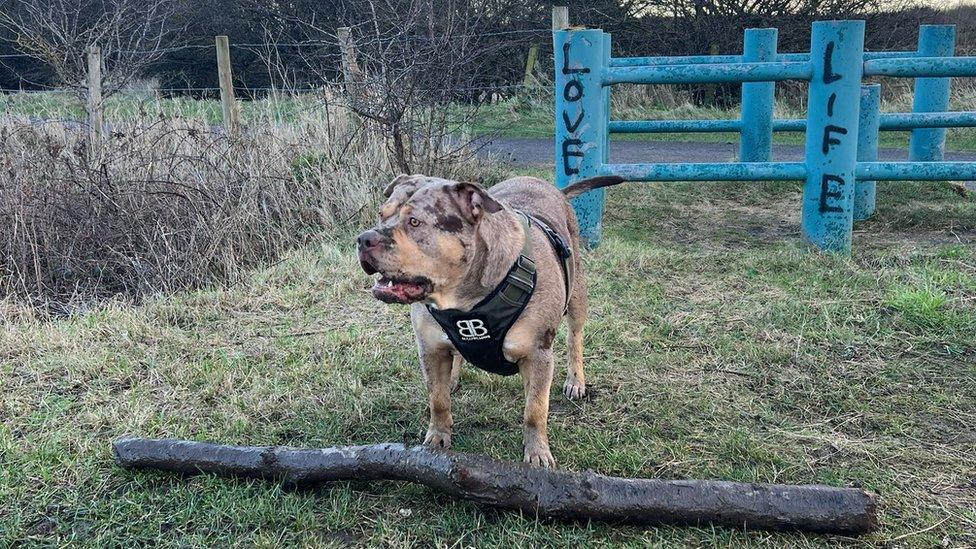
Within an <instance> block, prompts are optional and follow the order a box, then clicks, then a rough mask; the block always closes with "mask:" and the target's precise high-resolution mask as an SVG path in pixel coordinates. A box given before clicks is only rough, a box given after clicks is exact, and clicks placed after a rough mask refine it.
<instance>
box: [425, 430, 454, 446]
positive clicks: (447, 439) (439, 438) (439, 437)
mask: <svg viewBox="0 0 976 549" xmlns="http://www.w3.org/2000/svg"><path fill="white" fill-rule="evenodd" d="M424 444H426V445H427V446H433V447H434V448H445V449H447V448H450V447H451V432H450V431H444V430H442V429H437V428H435V427H433V426H431V427H428V428H427V436H425V437H424Z"/></svg>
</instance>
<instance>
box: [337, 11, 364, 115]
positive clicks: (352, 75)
mask: <svg viewBox="0 0 976 549" xmlns="http://www.w3.org/2000/svg"><path fill="white" fill-rule="evenodd" d="M336 36H338V38H339V49H340V50H341V52H342V78H343V80H344V82H345V84H346V94H348V95H349V101H350V102H352V104H354V105H357V104H361V103H362V102H363V100H364V99H365V96H366V90H365V88H364V87H363V84H364V83H365V81H366V77H365V75H364V74H363V70H362V69H361V68H360V67H359V60H358V59H357V57H358V56H357V54H356V43H355V42H353V40H352V34H351V33H350V31H349V27H339V28H338V29H336Z"/></svg>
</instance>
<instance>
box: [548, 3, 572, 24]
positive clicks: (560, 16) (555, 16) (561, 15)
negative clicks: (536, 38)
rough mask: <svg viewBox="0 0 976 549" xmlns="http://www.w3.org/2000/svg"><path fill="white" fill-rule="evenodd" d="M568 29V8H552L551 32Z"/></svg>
mask: <svg viewBox="0 0 976 549" xmlns="http://www.w3.org/2000/svg"><path fill="white" fill-rule="evenodd" d="M568 28H569V8H567V7H566V6H553V7H552V30H563V29H568Z"/></svg>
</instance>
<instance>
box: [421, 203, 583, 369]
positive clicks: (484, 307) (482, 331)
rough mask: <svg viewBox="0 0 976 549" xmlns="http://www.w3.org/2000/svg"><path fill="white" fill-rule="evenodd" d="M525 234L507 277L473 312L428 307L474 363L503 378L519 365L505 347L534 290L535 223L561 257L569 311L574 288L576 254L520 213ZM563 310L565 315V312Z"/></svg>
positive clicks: (539, 222) (555, 235)
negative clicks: (509, 357) (507, 355)
mask: <svg viewBox="0 0 976 549" xmlns="http://www.w3.org/2000/svg"><path fill="white" fill-rule="evenodd" d="M518 214H519V217H520V218H521V221H522V228H523V229H524V232H525V242H524V244H522V252H521V253H520V254H519V256H518V258H517V259H516V260H515V263H514V264H513V265H512V268H511V269H509V270H508V274H506V275H505V278H504V279H502V281H501V283H500V284H499V285H498V286H496V287H495V289H494V290H492V291H491V293H490V294H488V296H487V297H485V298H484V299H482V300H481V301H480V302H479V303H478V304H477V305H475V306H474V307H473V308H472V309H471V310H470V311H459V310H457V309H443V310H441V309H435V308H433V307H431V306H430V305H427V310H428V311H429V312H430V314H431V316H433V317H434V320H436V321H437V323H438V324H440V326H441V328H442V329H443V330H444V333H446V334H447V337H448V338H449V339H450V340H451V343H453V344H454V347H455V348H456V349H457V350H458V352H459V353H461V356H463V357H464V359H465V360H467V361H468V362H470V363H471V364H473V365H475V366H477V367H478V368H481V369H482V370H485V371H486V372H491V373H493V374H500V375H503V376H510V375H512V374H516V373H518V365H517V364H515V363H514V362H509V361H508V360H506V359H505V353H504V351H503V347H502V346H503V344H504V343H505V335H506V334H507V333H508V330H509V329H510V328H511V327H512V325H513V324H515V321H516V320H517V319H518V317H519V315H521V314H522V311H523V310H524V309H525V306H526V305H528V303H529V299H530V298H531V297H532V292H533V291H534V290H535V281H536V270H535V261H533V260H532V236H531V230H530V229H531V228H530V224H531V223H535V224H536V225H537V226H538V227H539V228H540V229H542V232H543V233H545V235H546V237H547V238H548V240H549V242H550V244H552V247H553V248H554V249H555V250H556V254H557V255H558V256H559V259H560V263H561V264H562V268H563V280H564V281H565V283H566V308H568V307H569V296H570V290H571V288H572V271H571V270H570V264H569V258H570V257H572V255H573V252H572V250H570V249H569V246H567V244H566V242H565V241H564V240H563V239H562V237H560V236H559V234H558V233H557V232H556V231H554V230H552V228H551V227H549V225H546V224H545V223H544V222H543V221H542V220H540V219H538V218H536V217H533V216H531V215H529V214H526V213H524V212H518ZM566 308H564V309H563V314H565V313H566Z"/></svg>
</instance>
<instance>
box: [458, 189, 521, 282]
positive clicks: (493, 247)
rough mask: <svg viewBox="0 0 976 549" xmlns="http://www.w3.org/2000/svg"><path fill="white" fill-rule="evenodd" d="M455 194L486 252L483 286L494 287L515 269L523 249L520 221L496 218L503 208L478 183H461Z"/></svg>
mask: <svg viewBox="0 0 976 549" xmlns="http://www.w3.org/2000/svg"><path fill="white" fill-rule="evenodd" d="M454 191H455V196H456V197H457V200H458V206H459V208H460V210H461V215H463V216H464V217H465V218H466V219H467V220H468V222H470V223H472V224H473V225H475V233H476V235H477V236H476V238H478V239H480V240H481V243H482V246H484V249H485V254H484V257H483V258H482V259H483V261H484V264H483V268H482V271H481V285H482V286H485V287H491V286H494V285H495V284H498V281H499V280H501V278H502V277H504V276H505V273H507V272H508V270H509V269H511V268H512V261H513V260H514V257H515V256H516V255H517V254H518V251H519V250H520V249H521V248H522V241H521V240H519V232H520V231H519V223H518V220H517V219H516V218H514V216H511V215H493V214H496V213H498V212H500V211H502V210H503V209H504V207H503V206H502V205H501V204H500V203H499V202H498V201H497V200H495V199H494V198H492V197H491V196H490V195H489V194H488V191H486V190H485V188H484V187H482V186H481V185H478V184H477V183H458V184H456V185H455V186H454Z"/></svg>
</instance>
